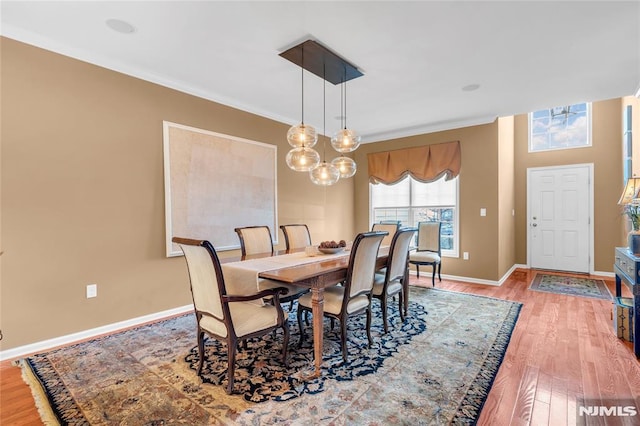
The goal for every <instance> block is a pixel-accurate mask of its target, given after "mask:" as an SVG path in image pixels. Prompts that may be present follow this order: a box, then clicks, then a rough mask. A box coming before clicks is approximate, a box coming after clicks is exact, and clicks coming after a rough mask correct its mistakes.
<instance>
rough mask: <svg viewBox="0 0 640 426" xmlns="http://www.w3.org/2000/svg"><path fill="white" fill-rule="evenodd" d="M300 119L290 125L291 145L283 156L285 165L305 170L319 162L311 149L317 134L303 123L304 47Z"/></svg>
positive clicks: (318, 155)
mask: <svg viewBox="0 0 640 426" xmlns="http://www.w3.org/2000/svg"><path fill="white" fill-rule="evenodd" d="M300 71H301V73H302V76H301V81H302V120H301V122H300V124H298V125H296V126H291V128H290V129H289V131H288V132H287V141H288V142H289V145H291V146H292V147H293V149H292V150H290V151H289V152H288V153H287V157H286V158H285V160H286V162H287V166H289V168H290V169H292V170H295V171H297V172H307V171H309V170H310V169H312V168H313V167H315V166H317V165H318V163H319V162H320V154H318V152H317V151H316V150H315V149H313V147H314V146H315V144H316V143H317V142H318V134H317V132H316V129H315V128H314V127H313V126H309V125H307V124H304V49H303V50H302V65H301V66H300Z"/></svg>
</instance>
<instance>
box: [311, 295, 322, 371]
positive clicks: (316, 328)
mask: <svg viewBox="0 0 640 426" xmlns="http://www.w3.org/2000/svg"><path fill="white" fill-rule="evenodd" d="M311 312H312V313H313V358H314V359H313V360H314V366H315V372H314V376H315V377H320V371H321V366H322V346H323V337H324V330H323V320H324V288H323V287H312V288H311Z"/></svg>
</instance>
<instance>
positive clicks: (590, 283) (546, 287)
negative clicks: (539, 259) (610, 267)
mask: <svg viewBox="0 0 640 426" xmlns="http://www.w3.org/2000/svg"><path fill="white" fill-rule="evenodd" d="M529 288H530V289H531V290H536V291H544V292H547V293H558V294H564V295H567V296H580V297H590V298H593V299H602V300H612V299H611V293H610V292H609V289H608V288H607V285H606V284H605V282H604V281H603V280H599V279H594V278H582V277H571V276H567V275H556V274H545V273H537V274H536V275H535V277H533V281H532V282H531V285H530V286H529Z"/></svg>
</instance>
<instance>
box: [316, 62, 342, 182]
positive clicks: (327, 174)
mask: <svg viewBox="0 0 640 426" xmlns="http://www.w3.org/2000/svg"><path fill="white" fill-rule="evenodd" d="M322 69H323V80H324V83H323V85H322V128H323V133H325V134H326V133H327V80H326V78H325V76H324V74H325V71H326V70H325V64H324V63H323V64H322ZM326 145H327V142H326V140H323V141H322V157H323V159H322V163H320V164H319V165H318V166H316V167H314V168H312V169H311V170H309V177H310V178H311V182H313V183H315V184H316V185H321V186H331V185H333V184H335V183H336V182H338V180H339V179H340V171H339V170H338V168H337V167H336V166H335V165H334V164H333V162H331V163H327V159H326Z"/></svg>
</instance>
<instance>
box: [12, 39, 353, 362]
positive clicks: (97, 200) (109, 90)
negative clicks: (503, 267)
mask: <svg viewBox="0 0 640 426" xmlns="http://www.w3.org/2000/svg"><path fill="white" fill-rule="evenodd" d="M0 41H1V43H2V46H1V48H2V49H1V54H2V57H1V60H2V62H1V64H2V97H1V102H2V104H1V107H2V110H1V111H2V129H1V137H2V175H1V179H2V180H1V183H2V194H1V195H2V200H1V201H2V232H3V235H2V249H3V250H4V254H3V255H2V256H1V257H0V262H1V267H2V270H1V277H0V278H1V280H2V281H1V290H2V293H1V301H0V311H1V317H0V321H1V324H0V327H1V329H2V332H3V340H2V342H1V345H2V349H3V350H6V349H10V348H14V347H17V346H22V345H25V344H29V343H34V342H38V341H42V340H45V339H49V338H54V337H59V336H63V335H66V334H70V333H74V332H78V331H82V330H87V329H91V328H94V327H98V326H102V325H106V324H111V323H115V322H118V321H123V320H127V319H131V318H135V317H138V316H142V315H146V314H151V313H156V312H160V311H163V310H166V309H171V308H175V307H179V306H183V305H186V304H188V303H190V302H191V297H190V294H189V290H188V281H187V272H186V266H185V264H184V260H183V259H182V258H171V259H167V258H166V257H165V253H164V244H165V235H164V185H163V153H162V121H163V120H168V121H172V122H175V123H181V124H185V125H189V126H193V127H197V128H201V129H206V130H210V131H215V132H220V133H224V134H229V135H234V136H238V137H241V138H246V139H251V140H257V141H262V142H265V143H270V144H275V145H277V146H278V203H279V204H278V216H279V222H280V223H288V222H306V223H308V224H309V226H310V229H311V233H312V237H313V239H314V241H319V240H321V239H328V238H331V239H338V238H344V237H347V236H351V235H354V221H353V217H354V212H353V196H354V190H353V181H352V180H347V181H342V182H339V183H338V184H337V185H336V186H333V187H330V188H326V189H325V188H320V187H317V186H315V185H313V184H312V183H311V182H310V181H309V178H308V176H307V175H306V174H302V173H296V172H293V171H290V170H289V169H288V168H287V166H286V164H285V161H284V157H285V154H286V152H287V151H288V150H289V146H288V145H287V142H286V138H285V135H286V131H287V128H288V126H287V125H285V124H282V123H277V122H274V121H272V120H268V119H265V118H260V117H257V116H255V115H252V114H249V113H245V112H241V111H238V110H235V109H233V108H229V107H225V106H222V105H219V104H216V103H213V102H209V101H206V100H204V99H200V98H197V97H194V96H190V95H187V94H183V93H180V92H177V91H174V90H170V89H167V88H164V87H161V86H158V85H155V84H151V83H148V82H144V81H141V80H138V79H135V78H132V77H128V76H125V75H123V74H119V73H116V72H113V71H109V70H107V69H103V68H99V67H96V66H93V65H90V64H87V63H84V62H80V61H76V60H73V59H70V58H68V57H64V56H61V55H57V54H54V53H51V52H48V51H44V50H41V49H37V48H34V47H31V46H28V45H25V44H21V43H18V42H15V41H13V40H10V39H6V38H1V39H0ZM229 214H233V208H232V206H230V211H229ZM278 232H280V231H278ZM203 237H206V236H203ZM345 239H347V238H345ZM280 243H281V245H283V244H284V238H283V237H282V235H281V234H280ZM228 254H230V253H229V252H225V253H223V254H222V255H223V256H224V255H228ZM90 283H96V284H98V297H97V298H95V299H86V298H85V287H86V285H87V284H90Z"/></svg>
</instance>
